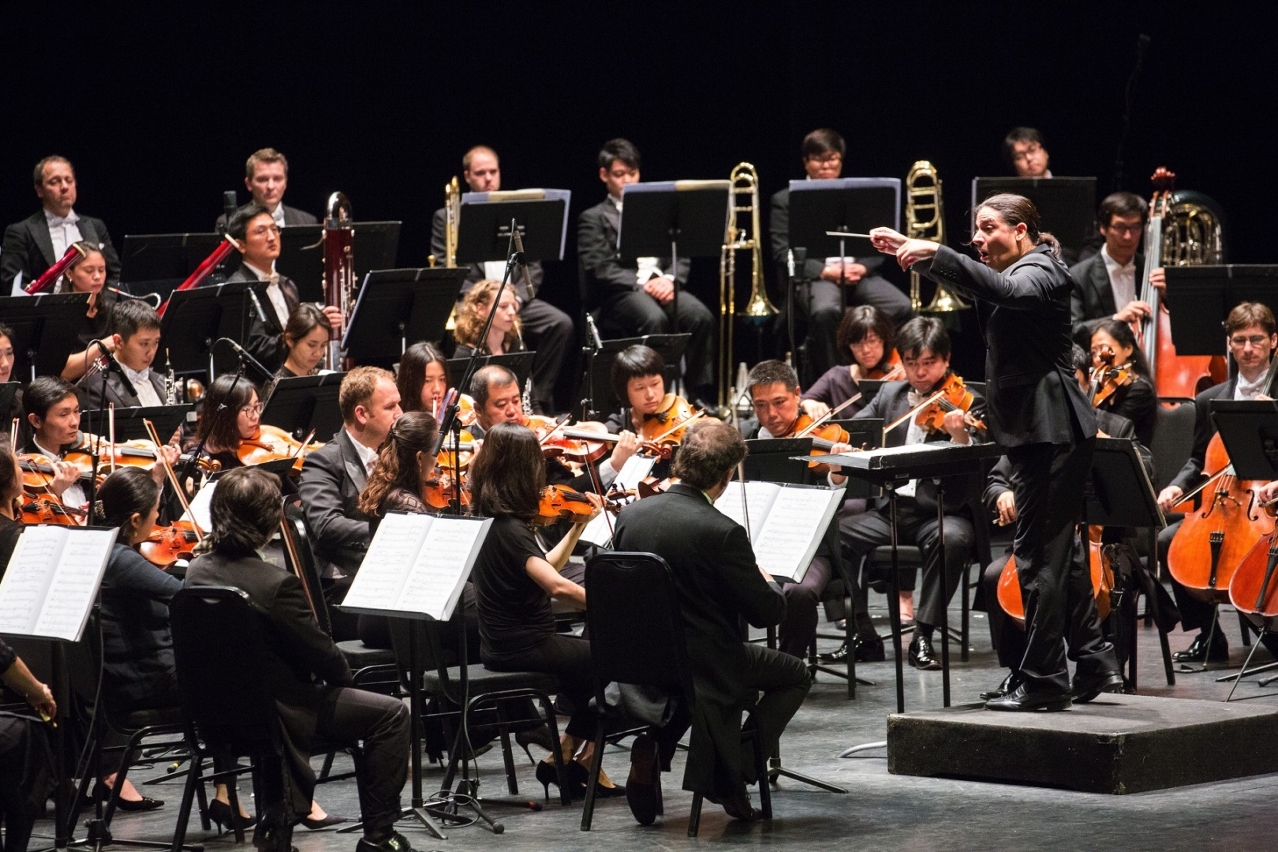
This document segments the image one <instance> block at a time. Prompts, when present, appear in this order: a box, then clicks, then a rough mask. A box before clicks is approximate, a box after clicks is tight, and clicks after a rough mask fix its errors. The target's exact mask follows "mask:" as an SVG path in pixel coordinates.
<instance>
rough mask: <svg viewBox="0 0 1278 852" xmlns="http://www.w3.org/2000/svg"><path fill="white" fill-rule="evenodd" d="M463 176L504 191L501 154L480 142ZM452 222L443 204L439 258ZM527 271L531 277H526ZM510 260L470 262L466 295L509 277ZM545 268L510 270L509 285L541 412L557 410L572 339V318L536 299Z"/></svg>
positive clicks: (434, 226)
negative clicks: (483, 284) (557, 387)
mask: <svg viewBox="0 0 1278 852" xmlns="http://www.w3.org/2000/svg"><path fill="white" fill-rule="evenodd" d="M462 178H463V179H465V181H466V185H467V187H468V188H469V189H470V191H471V192H497V191H498V190H500V189H501V163H500V162H499V161H498V158H497V153H496V152H495V151H493V149H492V148H489V147H488V146H486V145H476V146H475V147H474V148H471V149H470V150H469V151H467V152H466V154H465V156H463V157H462ZM446 226H447V222H446V217H445V214H444V208H442V207H441V208H439V209H438V210H436V211H435V215H434V218H433V219H432V220H431V229H430V250H431V252H432V253H433V254H434V255H435V257H437V258H442V257H443V256H444V250H445V240H444V231H445V229H446ZM525 270H526V271H527V272H526V277H525ZM505 271H506V261H504V260H494V261H487V262H485V263H482V264H481V263H475V264H471V266H470V270H469V271H468V272H467V273H466V279H465V280H464V281H462V287H461V294H460V296H463V297H464V296H465V295H466V294H467V293H468V292H470V289H471V288H472V287H473V286H475V284H476V283H478V282H479V281H481V280H483V279H486V278H488V279H491V278H496V279H498V280H501V278H502V276H503V275H505ZM544 278H545V272H544V271H543V269H542V266H541V262H540V261H536V260H532V261H529V262H528V264H527V266H525V267H520V268H519V269H517V270H515V271H514V272H512V273H511V278H510V281H509V282H508V286H510V287H511V288H512V289H513V290H514V291H515V298H516V304H517V305H518V311H519V323H520V326H521V328H522V329H523V335H524V338H525V340H526V341H527V343H528V346H529V347H530V348H531V349H533V350H534V351H535V352H536V353H537V355H536V357H535V358H534V359H533V367H532V376H531V377H532V399H531V400H530V402H531V404H532V408H533V411H534V412H536V413H537V414H552V413H553V412H554V411H555V404H554V389H555V381H556V380H557V379H558V377H559V374H560V372H561V371H562V369H563V363H564V355H565V354H566V353H567V352H568V349H569V345H570V344H571V341H572V335H573V323H572V318H571V317H569V316H568V315H567V314H566V313H564V312H563V311H561V310H560V309H559V308H557V307H555V306H554V305H552V304H550V303H549V302H547V301H546V300H545V299H539V298H537V292H538V291H539V290H540V289H541V285H542V281H543V280H544Z"/></svg>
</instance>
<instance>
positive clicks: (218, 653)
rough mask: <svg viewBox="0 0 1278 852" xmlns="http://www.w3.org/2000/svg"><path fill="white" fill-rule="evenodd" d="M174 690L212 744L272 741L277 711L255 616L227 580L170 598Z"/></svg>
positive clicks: (183, 591) (189, 715) (199, 729)
mask: <svg viewBox="0 0 1278 852" xmlns="http://www.w3.org/2000/svg"><path fill="white" fill-rule="evenodd" d="M169 619H170V623H171V625H172V628H173V655H174V659H175V662H176V666H177V683H178V694H179V696H180V697H181V699H182V708H183V710H184V711H185V712H186V715H187V718H188V719H190V720H191V721H192V722H193V723H194V724H195V728H196V730H197V731H199V733H200V736H201V737H202V738H203V739H204V740H205V741H206V742H208V743H209V744H210V745H215V746H216V745H220V744H224V743H225V744H235V743H245V742H257V743H263V742H275V738H276V735H277V728H278V725H277V722H276V719H277V716H278V711H277V709H276V706H275V699H274V697H273V695H272V693H271V690H270V688H269V680H268V679H267V676H266V668H265V666H264V665H263V664H262V661H263V660H264V659H265V657H266V647H265V644H264V643H263V641H262V632H261V626H260V624H259V616H258V615H257V614H256V613H255V612H254V611H253V608H252V607H251V606H250V605H249V602H248V595H246V594H245V593H244V592H242V591H240V590H239V589H237V588H234V587H230V586H196V587H188V588H185V589H182V590H181V591H179V592H178V593H177V594H176V595H174V596H173V600H172V601H171V602H170V603H169Z"/></svg>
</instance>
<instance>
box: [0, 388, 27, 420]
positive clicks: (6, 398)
mask: <svg viewBox="0 0 1278 852" xmlns="http://www.w3.org/2000/svg"><path fill="white" fill-rule="evenodd" d="M20 387H22V384H21V382H0V412H5V411H9V410H10V409H11V408H13V398H14V396H16V395H17V393H18V388H20ZM3 425H4V424H0V426H3ZM4 428H5V429H7V428H8V427H7V426H4Z"/></svg>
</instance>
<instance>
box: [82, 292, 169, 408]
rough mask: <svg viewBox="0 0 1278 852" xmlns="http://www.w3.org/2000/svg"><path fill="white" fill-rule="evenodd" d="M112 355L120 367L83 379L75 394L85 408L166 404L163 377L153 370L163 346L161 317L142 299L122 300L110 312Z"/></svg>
mask: <svg viewBox="0 0 1278 852" xmlns="http://www.w3.org/2000/svg"><path fill="white" fill-rule="evenodd" d="M111 332H112V334H111V336H112V338H113V343H114V344H115V345H114V347H113V348H112V354H113V356H114V358H115V360H116V361H117V362H118V363H119V365H120V369H119V370H118V371H117V370H115V369H114V368H112V369H109V370H107V371H106V372H105V374H104V375H91V376H87V377H85V378H84V379H81V380H80V383H79V384H78V385H77V386H76V395H77V396H79V398H80V407H81V408H82V409H84V410H86V411H93V410H97V409H104V408H106V407H107V406H108V405H110V404H114V405H115V406H116V407H118V408H138V407H141V406H156V405H164V377H163V376H162V375H160V373H159V371H157V370H153V369H151V363H152V362H153V361H154V360H155V355H156V353H157V352H158V351H159V349H160V317H159V315H158V314H156V312H155V308H152V307H151V306H150V305H149V304H147V303H146V302H144V301H142V300H141V299H120V300H119V301H118V302H116V304H115V308H114V309H112V311H111Z"/></svg>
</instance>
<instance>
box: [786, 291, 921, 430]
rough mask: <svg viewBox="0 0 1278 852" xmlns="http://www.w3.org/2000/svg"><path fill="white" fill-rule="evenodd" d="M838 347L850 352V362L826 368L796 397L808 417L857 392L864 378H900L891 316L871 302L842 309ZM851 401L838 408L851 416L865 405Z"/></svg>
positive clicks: (837, 403)
mask: <svg viewBox="0 0 1278 852" xmlns="http://www.w3.org/2000/svg"><path fill="white" fill-rule="evenodd" d="M836 339H837V342H838V351H840V352H850V353H851V354H852V363H851V364H849V365H847V366H844V365H842V364H840V365H837V366H834V367H831V368H830V369H828V370H826V371H825V373H824V374H823V375H822V376H821V378H819V379H817V380H816V382H815V383H813V385H812V387H810V388H808V389H807V391H806V392H804V394H803V398H802V399H801V400H800V405H802V406H803V412H804V413H805V414H807V415H808V416H809V417H821V416H822V415H824V414H825V413H826V412H827V411H829V410H830V409H831V408H833V407H835V406H837V405H839V404H840V403H842V402H844V401H845V400H847V399H849V398H851V397H853V396H856V395H857V394H858V393H860V391H861V388H860V384H861V382H862V381H863V380H865V379H874V380H884V379H901V378H904V377H905V374H904V372H903V370H902V368H901V356H900V355H898V354H897V351H896V326H895V325H894V324H893V323H892V318H891V317H889V316H888V315H887V314H885V313H883V312H882V311H880V310H879V309H878V308H876V307H874V306H873V305H859V306H857V307H855V308H848V309H847V310H846V311H844V312H843V320H842V321H841V322H840V323H839V331H838V336H837V338H836ZM867 403H868V401H867V400H861V401H859V402H854V403H852V404H851V405H849V406H848V407H847V408H845V409H844V410H843V411H842V412H840V416H842V417H851V416H852V415H854V414H856V413H857V412H858V411H860V410H861V409H862V408H865V406H866V405H867Z"/></svg>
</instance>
